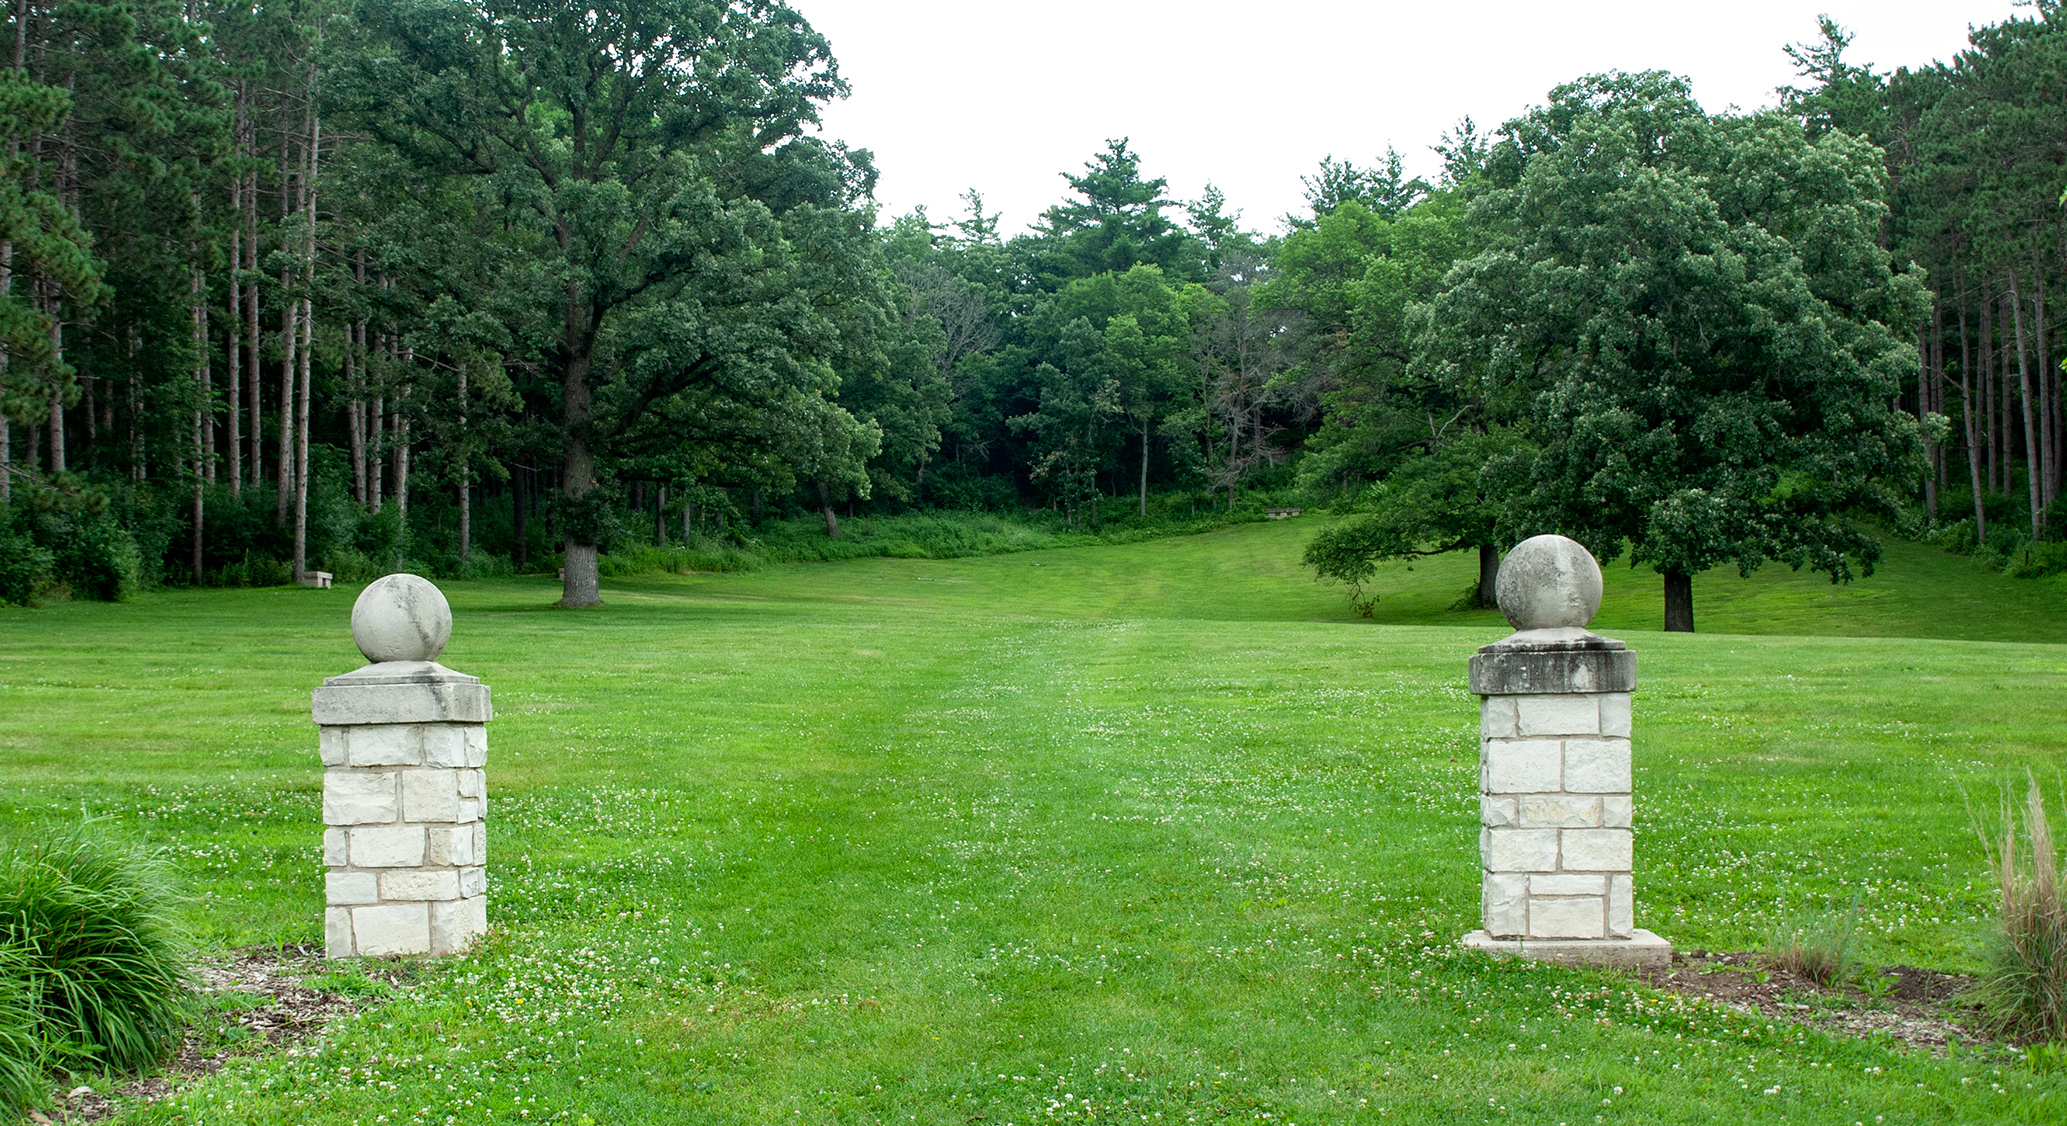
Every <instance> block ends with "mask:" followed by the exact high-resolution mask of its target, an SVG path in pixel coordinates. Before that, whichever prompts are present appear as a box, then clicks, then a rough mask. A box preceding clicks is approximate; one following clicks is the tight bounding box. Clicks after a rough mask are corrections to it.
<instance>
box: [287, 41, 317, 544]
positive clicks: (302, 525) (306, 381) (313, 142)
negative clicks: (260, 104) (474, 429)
mask: <svg viewBox="0 0 2067 1126" xmlns="http://www.w3.org/2000/svg"><path fill="white" fill-rule="evenodd" d="M309 84H310V88H311V90H312V91H313V89H314V86H315V75H314V73H313V72H312V73H311V74H310V76H309ZM314 104H315V102H314V98H313V97H311V99H310V106H311V108H310V111H309V115H308V146H307V148H306V150H305V152H306V156H307V164H306V165H305V166H304V168H303V172H302V177H301V210H302V218H303V223H302V230H303V240H302V258H301V287H302V294H303V296H302V299H301V355H300V356H299V357H297V359H298V362H299V363H298V368H297V371H296V376H297V383H298V386H297V388H296V394H295V402H294V577H295V580H296V581H300V580H301V579H302V577H303V576H304V575H305V574H307V572H308V563H309V405H310V399H311V398H312V393H313V387H312V381H311V379H310V372H309V367H310V360H311V358H312V357H313V355H314V353H315V351H316V299H315V297H314V293H315V290H316V175H317V172H318V171H319V169H318V165H319V162H320V160H321V158H322V152H323V121H322V119H321V118H319V117H317V116H316V114H315V110H314Z"/></svg>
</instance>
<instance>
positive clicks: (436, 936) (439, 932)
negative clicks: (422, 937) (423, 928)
mask: <svg viewBox="0 0 2067 1126" xmlns="http://www.w3.org/2000/svg"><path fill="white" fill-rule="evenodd" d="M428 906H429V907H430V909H431V910H430V950H431V953H433V954H457V953H459V952H461V951H463V950H465V949H466V948H467V947H469V946H472V945H473V944H474V942H475V941H476V940H477V939H479V938H480V937H481V936H482V935H484V934H487V933H488V900H487V897H485V896H479V895H476V896H470V897H468V898H466V899H453V900H447V901H445V902H443V903H432V904H429V905H428Z"/></svg>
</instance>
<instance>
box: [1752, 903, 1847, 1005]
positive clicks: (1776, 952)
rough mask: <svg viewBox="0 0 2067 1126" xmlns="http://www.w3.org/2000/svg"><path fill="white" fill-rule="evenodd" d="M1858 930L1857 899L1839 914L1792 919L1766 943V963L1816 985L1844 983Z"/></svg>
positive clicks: (1780, 927) (1779, 928) (1783, 924)
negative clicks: (1853, 940) (1853, 941)
mask: <svg viewBox="0 0 2067 1126" xmlns="http://www.w3.org/2000/svg"><path fill="white" fill-rule="evenodd" d="M1858 929H1859V897H1858V896H1857V895H1856V894H1855V895H1853V896H1852V905H1851V907H1849V908H1847V909H1846V910H1845V911H1844V913H1843V914H1840V915H1835V916H1832V915H1824V916H1820V917H1817V918H1811V919H1803V918H1793V919H1789V920H1787V921H1785V922H1783V923H1781V924H1780V926H1779V927H1778V928H1777V929H1775V930H1774V932H1773V936H1772V938H1771V939H1769V940H1767V942H1766V951H1765V953H1766V960H1767V961H1769V962H1771V963H1772V964H1773V965H1775V966H1777V967H1779V968H1780V969H1783V970H1786V971H1787V972H1789V973H1792V974H1794V975H1796V976H1798V977H1804V978H1807V979H1808V980H1810V981H1813V982H1815V983H1816V984H1817V985H1822V986H1828V985H1830V984H1831V983H1833V982H1838V981H1842V980H1844V978H1845V977H1846V975H1847V972H1848V971H1849V970H1850V969H1851V964H1852V939H1853V937H1854V936H1855V935H1856V934H1857V932H1858Z"/></svg>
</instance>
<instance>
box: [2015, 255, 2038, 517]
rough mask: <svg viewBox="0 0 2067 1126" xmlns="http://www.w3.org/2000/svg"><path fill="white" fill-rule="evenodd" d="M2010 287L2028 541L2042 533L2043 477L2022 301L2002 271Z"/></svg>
mask: <svg viewBox="0 0 2067 1126" xmlns="http://www.w3.org/2000/svg"><path fill="white" fill-rule="evenodd" d="M2006 273H2007V274H2008V276H2009V283H2010V330H2011V331H2012V332H2014V333H2016V336H2017V386H2018V388H2019V389H2020V390H2021V391H2022V393H2023V398H2024V481H2025V484H2026V485H2028V486H2029V488H2028V489H2027V490H2026V491H2028V492H2029V493H2030V494H2031V538H2032V539H2034V540H2036V539H2038V538H2040V536H2041V535H2042V534H2043V533H2044V531H2045V504H2044V503H2043V500H2042V498H2041V497H2040V496H2039V478H2040V477H2042V476H2043V475H2044V472H2045V466H2044V457H2045V455H2044V452H2043V451H2042V450H2041V449H2040V448H2039V445H2038V433H2037V429H2036V426H2035V423H2036V421H2037V420H2036V419H2034V418H2032V417H2031V416H2032V413H2033V411H2034V409H2035V408H2034V402H2033V397H2032V393H2031V365H2030V364H2029V363H2028V362H2026V357H2025V353H2024V299H2023V298H2022V297H2021V296H2019V295H2018V293H2017V271H2016V270H2014V269H2012V270H2008V271H2006Z"/></svg>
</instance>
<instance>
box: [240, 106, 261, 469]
mask: <svg viewBox="0 0 2067 1126" xmlns="http://www.w3.org/2000/svg"><path fill="white" fill-rule="evenodd" d="M252 118H253V115H250V114H247V115H246V116H245V119H244V155H245V156H246V157H247V158H255V157H256V156H257V154H258V142H257V138H256V134H257V130H258V124H257V122H256V121H254V120H253V119H252ZM252 163H253V167H252V170H251V171H250V172H249V173H248V174H247V175H246V176H245V177H244V239H243V243H244V276H245V278H246V280H247V283H248V284H246V285H245V286H244V383H245V393H246V394H247V395H249V396H250V408H251V409H250V416H251V418H250V423H249V425H250V427H251V438H250V445H251V487H252V488H254V489H256V488H258V487H259V482H261V481H264V480H265V479H266V470H265V460H266V454H265V448H266V441H265V438H266V436H265V403H264V401H263V400H264V390H265V386H264V385H265V380H264V378H263V377H262V374H261V373H262V372H263V370H264V368H265V358H264V357H265V337H264V335H263V332H262V330H261V329H260V327H259V316H258V168H257V166H256V165H257V161H256V160H255V159H253V161H252Z"/></svg>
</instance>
